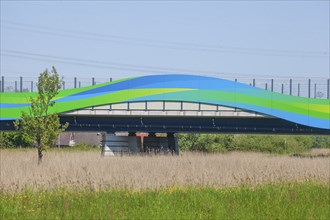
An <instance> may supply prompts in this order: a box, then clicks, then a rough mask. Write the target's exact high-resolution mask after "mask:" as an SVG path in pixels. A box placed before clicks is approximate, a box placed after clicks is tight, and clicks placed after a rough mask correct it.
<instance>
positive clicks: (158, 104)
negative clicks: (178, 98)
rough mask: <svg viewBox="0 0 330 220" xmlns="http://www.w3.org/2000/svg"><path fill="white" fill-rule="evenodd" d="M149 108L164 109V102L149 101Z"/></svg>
mask: <svg viewBox="0 0 330 220" xmlns="http://www.w3.org/2000/svg"><path fill="white" fill-rule="evenodd" d="M148 109H149V110H162V109H163V102H148Z"/></svg>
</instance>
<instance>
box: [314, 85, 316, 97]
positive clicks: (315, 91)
mask: <svg viewBox="0 0 330 220" xmlns="http://www.w3.org/2000/svg"><path fill="white" fill-rule="evenodd" d="M314 99H316V83H314Z"/></svg>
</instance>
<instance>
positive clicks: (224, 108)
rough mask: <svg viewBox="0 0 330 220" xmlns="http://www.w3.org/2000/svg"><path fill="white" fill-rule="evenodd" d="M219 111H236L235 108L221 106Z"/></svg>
mask: <svg viewBox="0 0 330 220" xmlns="http://www.w3.org/2000/svg"><path fill="white" fill-rule="evenodd" d="M219 111H235V108H230V107H225V106H219Z"/></svg>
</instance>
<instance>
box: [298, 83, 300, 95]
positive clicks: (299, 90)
mask: <svg viewBox="0 0 330 220" xmlns="http://www.w3.org/2000/svg"><path fill="white" fill-rule="evenodd" d="M298 96H300V83H298Z"/></svg>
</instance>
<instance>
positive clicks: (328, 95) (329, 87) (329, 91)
mask: <svg viewBox="0 0 330 220" xmlns="http://www.w3.org/2000/svg"><path fill="white" fill-rule="evenodd" d="M327 98H328V99H330V79H328V91H327Z"/></svg>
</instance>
